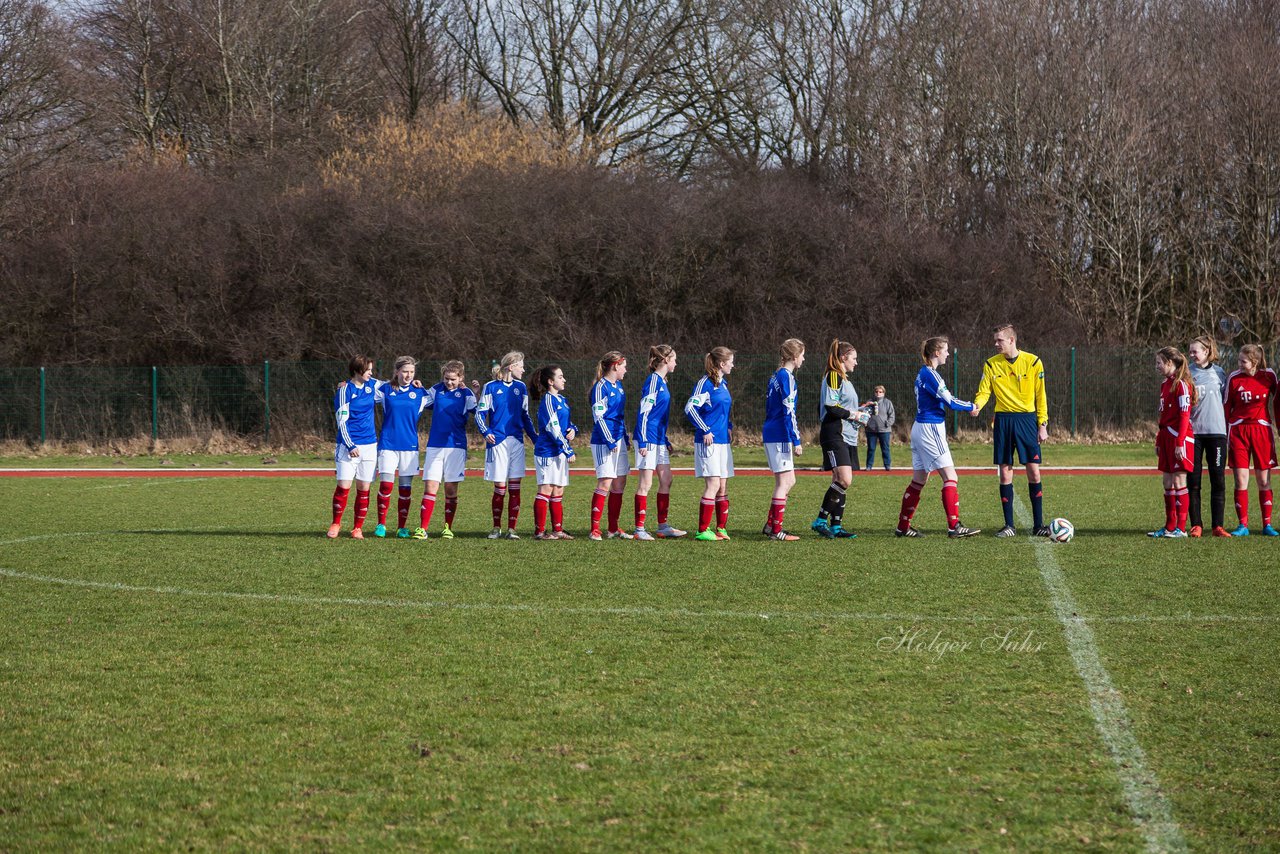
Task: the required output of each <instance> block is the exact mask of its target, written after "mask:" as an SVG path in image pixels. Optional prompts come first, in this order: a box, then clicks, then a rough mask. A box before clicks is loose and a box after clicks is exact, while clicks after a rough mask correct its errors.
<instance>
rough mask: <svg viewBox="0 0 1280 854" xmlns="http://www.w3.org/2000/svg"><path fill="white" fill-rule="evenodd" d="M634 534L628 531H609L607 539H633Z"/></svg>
mask: <svg viewBox="0 0 1280 854" xmlns="http://www.w3.org/2000/svg"><path fill="white" fill-rule="evenodd" d="M635 538H636V535H635V534H633V533H631V532H630V531H610V532H609V539H611V540H634V539H635Z"/></svg>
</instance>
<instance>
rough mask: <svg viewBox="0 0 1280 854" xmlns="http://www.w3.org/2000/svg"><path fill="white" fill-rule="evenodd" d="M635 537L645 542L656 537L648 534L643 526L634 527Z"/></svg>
mask: <svg viewBox="0 0 1280 854" xmlns="http://www.w3.org/2000/svg"><path fill="white" fill-rule="evenodd" d="M636 539H637V540H642V541H644V542H646V543H647V542H652V541H653V540H655V539H657V537H655V536H654V535H653V534H650V533H649V532H648V531H646V530H645V529H644V528H636Z"/></svg>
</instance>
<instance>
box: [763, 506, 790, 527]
mask: <svg viewBox="0 0 1280 854" xmlns="http://www.w3.org/2000/svg"><path fill="white" fill-rule="evenodd" d="M786 512H787V499H785V498H775V499H773V501H772V502H770V504H769V518H767V519H766V520H765V523H764V527H765V531H766V532H767V533H770V534H776V533H777V532H778V531H780V530H782V515H783V514H784V513H786Z"/></svg>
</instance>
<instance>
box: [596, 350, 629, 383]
mask: <svg viewBox="0 0 1280 854" xmlns="http://www.w3.org/2000/svg"><path fill="white" fill-rule="evenodd" d="M626 360H627V357H626V355H625V354H623V353H621V352H619V351H618V350H610V351H609V352H608V353H605V354H604V355H603V356H601V357H600V361H599V362H598V363H597V364H596V382H600V380H601V379H602V378H603V377H604V375H605V374H607V373H609V371H610V369H611V368H613V366H614V365H616V364H618V363H619V362H625V361H626Z"/></svg>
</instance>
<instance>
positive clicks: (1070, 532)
mask: <svg viewBox="0 0 1280 854" xmlns="http://www.w3.org/2000/svg"><path fill="white" fill-rule="evenodd" d="M1075 535H1076V526H1075V525H1072V524H1071V523H1070V522H1068V521H1067V520H1066V519H1054V520H1053V521H1052V522H1050V523H1049V539H1050V540H1052V541H1053V542H1055V543H1069V542H1071V538H1072V537H1074V536H1075Z"/></svg>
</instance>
